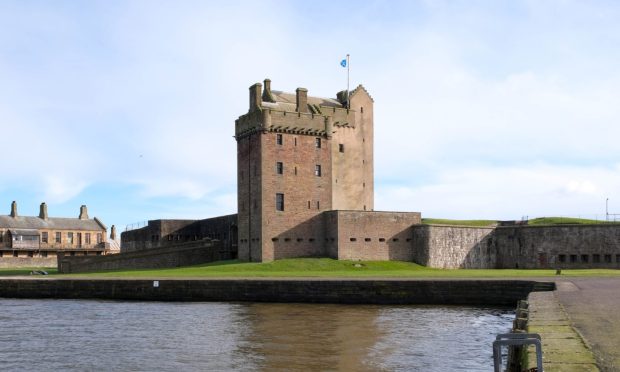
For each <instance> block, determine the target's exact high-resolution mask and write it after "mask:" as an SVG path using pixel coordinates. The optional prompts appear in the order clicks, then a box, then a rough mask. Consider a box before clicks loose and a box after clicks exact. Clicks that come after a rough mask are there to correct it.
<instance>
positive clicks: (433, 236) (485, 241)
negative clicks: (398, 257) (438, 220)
mask: <svg viewBox="0 0 620 372" xmlns="http://www.w3.org/2000/svg"><path fill="white" fill-rule="evenodd" d="M493 234H494V228H493V227H467V226H447V225H417V226H413V239H414V241H413V261H414V262H416V263H418V264H420V265H424V266H428V267H434V268H442V269H490V268H494V267H495V265H496V257H497V246H496V244H495V241H494V239H493Z"/></svg>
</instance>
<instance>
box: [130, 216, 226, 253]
mask: <svg viewBox="0 0 620 372" xmlns="http://www.w3.org/2000/svg"><path fill="white" fill-rule="evenodd" d="M204 238H209V239H217V240H219V241H220V242H221V244H220V245H219V249H220V250H221V251H220V252H219V253H218V255H219V257H222V259H234V258H237V215H236V214H231V215H226V216H220V217H214V218H207V219H204V220H151V221H149V222H148V225H147V226H145V227H142V228H140V229H135V230H130V231H125V232H123V233H122V234H121V241H122V252H123V253H128V252H136V251H142V250H146V249H155V248H165V247H172V246H179V245H180V244H184V243H188V242H195V241H200V240H201V239H204Z"/></svg>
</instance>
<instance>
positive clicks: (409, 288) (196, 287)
mask: <svg viewBox="0 0 620 372" xmlns="http://www.w3.org/2000/svg"><path fill="white" fill-rule="evenodd" d="M553 289H555V284H554V283H539V282H534V281H529V280H458V281H451V280H397V279H394V280H359V279H358V280H354V279H353V280H351V279H342V280H338V279H334V280H325V279H316V280H308V279H299V280H295V279H205V280H179V279H176V280H158V279H156V278H153V279H150V280H116V279H108V280H106V279H98V280H92V279H57V278H42V279H38V278H37V279H33V278H25V279H0V297H5V298H67V299H116V300H143V301H252V302H287V303H288V302H304V303H342V304H425V305H439V304H441V305H472V306H476V305H477V306H482V305H495V306H515V305H516V303H517V301H518V300H521V299H525V298H526V297H527V296H528V294H529V293H530V292H532V291H541V290H542V291H549V290H553Z"/></svg>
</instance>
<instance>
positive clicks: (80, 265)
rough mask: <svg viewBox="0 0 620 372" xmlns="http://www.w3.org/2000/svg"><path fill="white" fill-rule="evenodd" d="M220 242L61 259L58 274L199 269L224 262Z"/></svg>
mask: <svg viewBox="0 0 620 372" xmlns="http://www.w3.org/2000/svg"><path fill="white" fill-rule="evenodd" d="M220 244H221V243H220V242H219V241H216V240H210V239H203V240H201V241H197V242H190V243H184V244H180V245H178V246H171V247H164V248H154V249H148V250H142V251H135V252H126V253H119V254H112V255H107V256H90V257H88V256H87V257H80V256H74V257H73V256H64V255H59V256H58V271H59V272H61V273H63V274H69V273H77V272H88V271H104V270H121V269H162V268H171V267H179V266H190V265H197V264H201V263H206V262H212V261H216V260H219V259H222V258H221V257H219V256H218V252H219V245H220Z"/></svg>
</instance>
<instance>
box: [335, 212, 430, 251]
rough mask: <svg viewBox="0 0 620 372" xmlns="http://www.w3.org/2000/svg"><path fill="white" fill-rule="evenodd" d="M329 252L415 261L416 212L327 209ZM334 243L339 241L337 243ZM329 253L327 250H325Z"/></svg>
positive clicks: (417, 219)
mask: <svg viewBox="0 0 620 372" xmlns="http://www.w3.org/2000/svg"><path fill="white" fill-rule="evenodd" d="M324 215H325V219H326V221H329V222H328V223H326V224H325V230H326V234H325V236H326V239H328V240H329V241H328V252H329V255H330V256H332V257H334V255H336V254H337V256H336V257H334V258H338V259H340V260H364V261H388V260H395V261H412V260H413V231H412V226H413V225H417V224H419V223H420V213H417V212H364V211H328V212H325V213H324ZM333 243H336V245H334V244H333ZM326 253H327V252H326Z"/></svg>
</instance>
